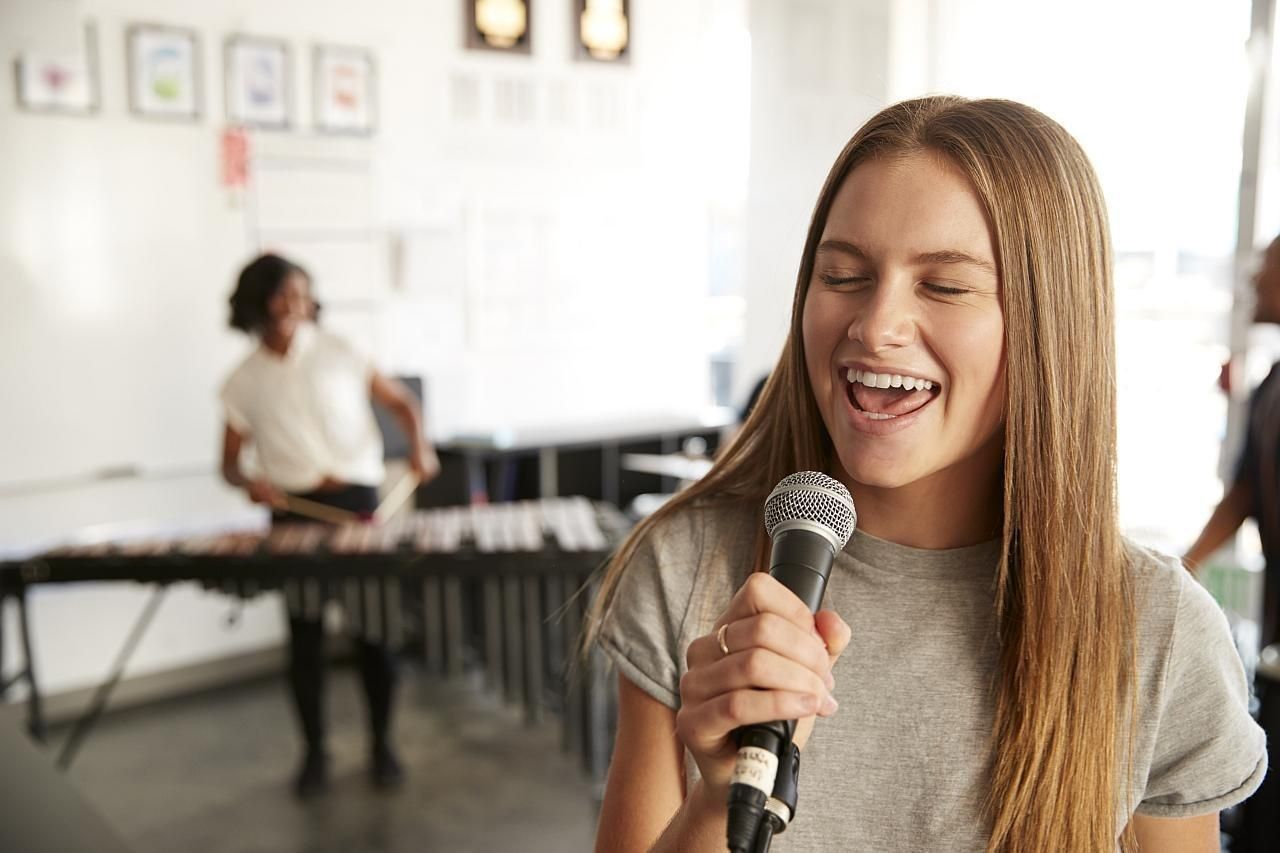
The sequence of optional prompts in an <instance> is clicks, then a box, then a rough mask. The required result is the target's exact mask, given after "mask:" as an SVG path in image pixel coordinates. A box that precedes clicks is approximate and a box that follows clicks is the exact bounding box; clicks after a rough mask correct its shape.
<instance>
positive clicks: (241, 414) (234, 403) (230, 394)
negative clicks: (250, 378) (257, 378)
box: [218, 382, 250, 436]
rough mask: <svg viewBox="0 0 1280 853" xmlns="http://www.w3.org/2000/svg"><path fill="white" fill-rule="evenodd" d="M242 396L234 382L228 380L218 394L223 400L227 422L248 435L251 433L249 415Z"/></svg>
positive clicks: (224, 415) (244, 434)
mask: <svg viewBox="0 0 1280 853" xmlns="http://www.w3.org/2000/svg"><path fill="white" fill-rule="evenodd" d="M242 396H243V395H242V394H241V393H239V389H238V388H237V386H236V384H235V383H234V382H227V383H226V384H225V385H223V386H222V390H221V391H220V392H219V394H218V398H219V399H220V400H221V401H222V415H223V417H224V418H226V421H227V423H228V424H229V425H230V426H231V428H232V429H233V430H235V431H236V432H238V433H240V435H242V436H247V435H249V433H250V429H249V416H248V415H247V414H246V412H245V409H246V406H245V403H244V401H243V400H242V399H241V397H242Z"/></svg>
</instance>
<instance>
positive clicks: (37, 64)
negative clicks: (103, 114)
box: [13, 24, 100, 115]
mask: <svg viewBox="0 0 1280 853" xmlns="http://www.w3.org/2000/svg"><path fill="white" fill-rule="evenodd" d="M13 76H14V82H15V83H16V85H17V97H18V106H19V107H21V108H22V109H24V110H28V111H30V112H39V113H64V114H67V115H90V114H92V113H96V112H97V111H98V106H99V104H100V98H99V92H98V33H97V30H96V29H95V28H94V26H93V24H86V25H85V28H84V43H83V46H82V47H81V48H80V50H71V51H66V52H55V51H32V52H26V53H22V54H21V55H19V56H18V58H17V59H16V60H14V75H13Z"/></svg>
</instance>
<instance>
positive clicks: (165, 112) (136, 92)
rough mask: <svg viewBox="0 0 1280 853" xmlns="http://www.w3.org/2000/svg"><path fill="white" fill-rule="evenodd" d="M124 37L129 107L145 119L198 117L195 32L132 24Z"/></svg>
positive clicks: (198, 95)
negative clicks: (127, 58) (126, 55)
mask: <svg viewBox="0 0 1280 853" xmlns="http://www.w3.org/2000/svg"><path fill="white" fill-rule="evenodd" d="M125 40H126V43H127V46H128V54H129V106H130V108H131V109H132V110H133V111H134V112H135V113H137V114H138V115H142V116H147V117H149V118H165V119H185V120H188V121H194V120H196V119H198V118H200V112H201V109H202V98H201V96H200V38H199V36H197V35H196V33H195V31H194V30H187V29H182V28H179V27H168V26H159V25H155V24H134V25H133V26H131V27H129V29H128V31H127V32H126V35H125Z"/></svg>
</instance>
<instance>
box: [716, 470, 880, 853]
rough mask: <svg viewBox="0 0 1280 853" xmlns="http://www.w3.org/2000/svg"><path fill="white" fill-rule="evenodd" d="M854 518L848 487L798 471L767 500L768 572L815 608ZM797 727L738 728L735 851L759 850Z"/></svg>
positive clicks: (732, 816)
mask: <svg viewBox="0 0 1280 853" xmlns="http://www.w3.org/2000/svg"><path fill="white" fill-rule="evenodd" d="M855 522H856V515H855V513H854V509H853V500H852V499H851V498H850V497H849V493H848V491H847V490H846V489H845V488H844V486H843V485H841V484H840V483H839V482H837V481H835V480H833V479H831V478H830V477H827V476H826V475H824V474H817V473H814V472H801V473H799V474H792V475H791V476H789V477H787V478H786V479H784V480H783V481H782V482H781V483H779V484H778V487H777V488H776V489H774V491H773V493H772V494H771V495H770V496H769V500H768V502H767V503H766V505H765V524H766V527H767V528H768V531H769V534H770V536H771V537H772V538H773V548H772V550H771V553H770V559H769V574H770V575H772V576H773V577H774V578H776V579H777V580H778V581H779V582H780V583H781V584H782V585H783V586H785V587H786V588H787V589H789V590H791V591H792V592H793V593H795V595H796V596H797V597H798V598H799V599H800V600H801V601H803V602H804V603H805V606H806V607H808V608H809V611H810V612H813V613H816V612H817V611H818V609H819V608H820V607H821V606H822V597H823V595H824V594H825V592H826V589H827V579H828V578H829V577H830V576H831V567H832V565H834V563H835V557H836V554H837V553H838V552H839V551H840V549H841V548H843V546H844V543H845V542H847V541H848V540H849V536H850V535H852V532H853V526H854V524H855ZM795 727H796V723H795V720H776V721H774V722H770V723H758V724H755V725H750V726H743V727H742V728H741V729H739V730H738V732H737V740H738V762H737V765H736V766H735V768H734V774H733V778H732V782H731V783H730V785H729V825H728V828H727V833H728V842H729V849H730V850H731V851H735V853H736V851H748V850H752V849H754V845H755V838H756V833H757V831H758V829H759V827H760V824H761V820H762V818H763V815H764V812H765V806H766V803H767V802H768V800H769V797H770V795H771V793H772V792H773V789H774V782H775V779H776V775H777V769H778V762H779V757H781V756H784V755H786V754H787V751H789V750H790V749H791V738H792V736H793V735H794V734H795ZM783 828H784V829H785V826H784V827H783Z"/></svg>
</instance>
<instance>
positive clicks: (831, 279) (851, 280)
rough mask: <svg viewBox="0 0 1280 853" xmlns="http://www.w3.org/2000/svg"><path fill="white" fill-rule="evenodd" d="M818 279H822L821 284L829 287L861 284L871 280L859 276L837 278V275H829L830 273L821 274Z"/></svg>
mask: <svg viewBox="0 0 1280 853" xmlns="http://www.w3.org/2000/svg"><path fill="white" fill-rule="evenodd" d="M819 278H821V279H822V282H823V284H830V285H841V284H863V283H865V282H868V281H871V279H869V278H867V277H866V276H861V275H858V276H838V275H831V274H830V273H823V274H822V275H821V276H819Z"/></svg>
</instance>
